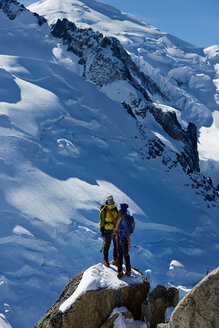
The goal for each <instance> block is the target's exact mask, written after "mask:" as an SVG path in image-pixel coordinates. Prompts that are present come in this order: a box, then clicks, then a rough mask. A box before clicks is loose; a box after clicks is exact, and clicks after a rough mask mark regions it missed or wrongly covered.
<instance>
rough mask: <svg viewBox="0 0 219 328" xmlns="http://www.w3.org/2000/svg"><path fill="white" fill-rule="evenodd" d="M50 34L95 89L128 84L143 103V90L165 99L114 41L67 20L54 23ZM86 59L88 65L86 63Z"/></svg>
mask: <svg viewBox="0 0 219 328" xmlns="http://www.w3.org/2000/svg"><path fill="white" fill-rule="evenodd" d="M51 34H52V35H53V36H54V37H56V38H61V39H62V40H63V43H64V44H65V45H67V47H68V48H67V50H68V51H71V52H73V53H74V54H76V55H77V56H78V57H80V61H79V63H80V64H82V65H83V66H84V76H85V77H87V78H88V79H90V80H91V81H92V82H94V83H96V84H97V85H98V86H99V87H103V86H104V85H107V84H109V83H112V82H114V81H120V80H128V81H129V82H130V83H131V84H132V85H133V87H134V88H136V90H138V91H139V92H140V93H141V94H142V95H143V98H144V100H146V101H150V97H149V96H148V93H147V91H146V90H148V91H149V92H150V93H151V94H155V93H156V94H159V95H160V96H161V97H163V98H165V99H167V98H166V96H165V95H164V94H163V93H162V92H161V90H160V89H159V88H158V86H157V85H156V84H155V83H154V82H153V81H152V80H151V79H150V77H149V76H146V75H145V74H143V73H141V72H140V71H139V69H138V67H137V66H136V64H135V63H134V62H133V61H132V59H131V57H130V56H129V55H128V53H127V52H126V51H125V49H124V48H123V46H122V45H121V44H120V42H119V41H118V40H117V39H116V38H113V37H111V38H109V37H104V36H103V35H102V34H101V33H99V32H94V31H93V30H92V29H79V28H77V27H76V26H75V24H74V23H72V22H69V21H68V20H67V19H63V20H62V21H61V20H58V21H57V22H56V23H55V24H54V25H53V26H52V31H51ZM90 58H92V61H91V62H90V60H89V61H88V59H90Z"/></svg>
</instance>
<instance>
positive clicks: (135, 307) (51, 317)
mask: <svg viewBox="0 0 219 328" xmlns="http://www.w3.org/2000/svg"><path fill="white" fill-rule="evenodd" d="M82 275H83V273H80V274H78V275H76V276H74V277H72V279H71V280H70V281H69V282H68V284H67V285H66V286H65V288H64V290H63V292H62V294H61V295H60V297H59V298H58V300H57V301H56V302H55V304H54V305H53V306H52V307H51V309H49V311H48V312H47V313H46V314H45V315H44V317H43V318H42V319H41V320H40V321H39V322H38V323H37V324H36V325H35V326H34V328H62V327H63V328H81V327H83V328H96V327H100V326H101V325H102V324H103V323H104V322H105V321H106V320H107V318H108V317H109V316H110V314H111V313H112V311H113V309H114V308H116V307H121V306H125V307H126V308H127V309H128V310H129V311H130V312H131V313H132V314H133V317H134V318H135V319H140V316H141V303H142V302H143V301H144V300H145V299H146V297H147V293H148V291H149V289H150V284H149V282H148V281H147V279H146V277H144V276H143V283H138V284H135V285H128V286H125V287H121V288H119V289H115V290H114V289H103V288H101V289H99V290H95V291H89V292H86V293H85V294H83V295H82V296H81V297H80V298H79V299H78V300H77V301H76V302H75V303H74V304H73V305H72V306H71V307H70V308H69V309H68V310H67V311H66V312H64V313H62V312H60V311H59V307H60V305H61V304H62V303H63V302H64V301H65V300H66V299H68V298H69V297H70V296H71V295H72V294H73V293H74V291H75V290H76V288H77V286H78V285H79V283H80V280H81V278H82ZM85 311H86V315H85Z"/></svg>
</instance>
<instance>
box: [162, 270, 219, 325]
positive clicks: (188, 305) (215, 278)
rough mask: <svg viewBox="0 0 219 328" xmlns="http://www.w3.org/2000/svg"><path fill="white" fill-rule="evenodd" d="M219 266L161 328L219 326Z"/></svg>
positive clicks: (184, 300)
mask: <svg viewBox="0 0 219 328" xmlns="http://www.w3.org/2000/svg"><path fill="white" fill-rule="evenodd" d="M218 305H219V267H218V268H217V269H216V270H214V271H213V272H211V273H210V274H209V275H208V276H206V277H205V278H204V279H203V280H202V281H201V282H200V283H199V284H197V285H196V286H195V287H194V288H193V289H192V290H191V292H190V293H188V294H187V295H186V296H185V297H184V298H183V299H182V301H181V302H180V303H179V304H178V305H177V307H176V308H175V310H174V311H173V313H172V315H171V318H170V322H169V323H168V324H162V325H158V327H159V328H217V327H219V311H218Z"/></svg>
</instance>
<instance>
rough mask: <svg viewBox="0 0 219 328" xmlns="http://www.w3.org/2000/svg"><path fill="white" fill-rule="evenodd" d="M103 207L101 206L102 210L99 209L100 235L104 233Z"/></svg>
mask: <svg viewBox="0 0 219 328" xmlns="http://www.w3.org/2000/svg"><path fill="white" fill-rule="evenodd" d="M104 211H105V210H104V208H102V210H100V232H101V235H102V236H103V234H104V230H105V229H104V226H105V212H104Z"/></svg>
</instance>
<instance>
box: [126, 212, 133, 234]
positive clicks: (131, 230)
mask: <svg viewBox="0 0 219 328" xmlns="http://www.w3.org/2000/svg"><path fill="white" fill-rule="evenodd" d="M127 216H128V218H129V236H131V235H132V234H133V233H134V231H135V219H134V217H133V216H132V215H130V214H127Z"/></svg>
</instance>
